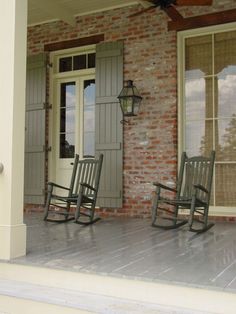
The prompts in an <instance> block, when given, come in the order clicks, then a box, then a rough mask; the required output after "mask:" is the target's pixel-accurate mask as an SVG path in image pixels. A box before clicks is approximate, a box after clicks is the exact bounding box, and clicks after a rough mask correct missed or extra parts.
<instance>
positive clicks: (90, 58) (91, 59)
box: [88, 53, 95, 68]
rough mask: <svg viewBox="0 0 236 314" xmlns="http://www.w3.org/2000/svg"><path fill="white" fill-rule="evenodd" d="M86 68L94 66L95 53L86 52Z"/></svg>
mask: <svg viewBox="0 0 236 314" xmlns="http://www.w3.org/2000/svg"><path fill="white" fill-rule="evenodd" d="M88 68H95V53H89V54H88Z"/></svg>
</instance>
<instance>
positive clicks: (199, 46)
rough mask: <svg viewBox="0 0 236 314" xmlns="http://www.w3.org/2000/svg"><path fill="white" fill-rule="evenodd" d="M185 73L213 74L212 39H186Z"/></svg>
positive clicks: (201, 37)
mask: <svg viewBox="0 0 236 314" xmlns="http://www.w3.org/2000/svg"><path fill="white" fill-rule="evenodd" d="M185 44H186V50H185V71H192V70H197V71H196V72H195V73H196V74H197V73H202V74H203V75H209V74H212V37H211V35H209V36H199V37H194V38H188V39H186V42H185Z"/></svg>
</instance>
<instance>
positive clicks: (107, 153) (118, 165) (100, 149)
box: [95, 42, 123, 208]
mask: <svg viewBox="0 0 236 314" xmlns="http://www.w3.org/2000/svg"><path fill="white" fill-rule="evenodd" d="M122 86H123V42H113V43H101V44H98V45H97V47H96V114H95V117H96V118H95V133H96V135H95V147H96V152H97V153H103V154H104V161H103V167H102V173H101V180H100V187H99V198H98V205H99V206H101V207H110V208H120V207H122V192H123V182H122V177H123V125H122V124H121V123H120V121H121V120H122V114H121V109H120V105H119V102H118V99H117V96H118V95H119V93H120V91H121V89H122Z"/></svg>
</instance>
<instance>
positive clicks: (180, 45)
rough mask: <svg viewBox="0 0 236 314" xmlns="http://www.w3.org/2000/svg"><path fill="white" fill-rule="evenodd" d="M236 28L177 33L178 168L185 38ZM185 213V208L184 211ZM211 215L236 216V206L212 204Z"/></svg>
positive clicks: (232, 25)
mask: <svg viewBox="0 0 236 314" xmlns="http://www.w3.org/2000/svg"><path fill="white" fill-rule="evenodd" d="M231 30H232V31H233V30H236V22H234V23H227V24H221V25H215V26H209V27H202V28H197V29H191V30H187V31H181V32H178V34H177V79H178V86H177V90H178V99H177V101H178V168H179V163H180V160H181V154H182V151H183V149H184V136H185V135H184V130H183V129H184V128H183V126H184V125H185V122H186V121H185V117H184V115H183V104H184V102H185V101H184V89H183V88H184V86H183V84H182V83H183V77H184V68H185V64H184V60H185V45H184V43H185V39H186V38H190V37H195V36H201V35H211V34H212V33H223V32H226V31H231ZM182 212H183V213H184V212H185V210H183V211H182ZM209 215H210V216H226V217H236V210H235V207H223V206H211V207H210V209H209Z"/></svg>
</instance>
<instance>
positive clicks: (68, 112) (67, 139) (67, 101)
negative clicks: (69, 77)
mask: <svg viewBox="0 0 236 314" xmlns="http://www.w3.org/2000/svg"><path fill="white" fill-rule="evenodd" d="M74 132H75V82H68V83H62V84H61V99H60V158H73V157H74V145H75V143H74Z"/></svg>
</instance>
